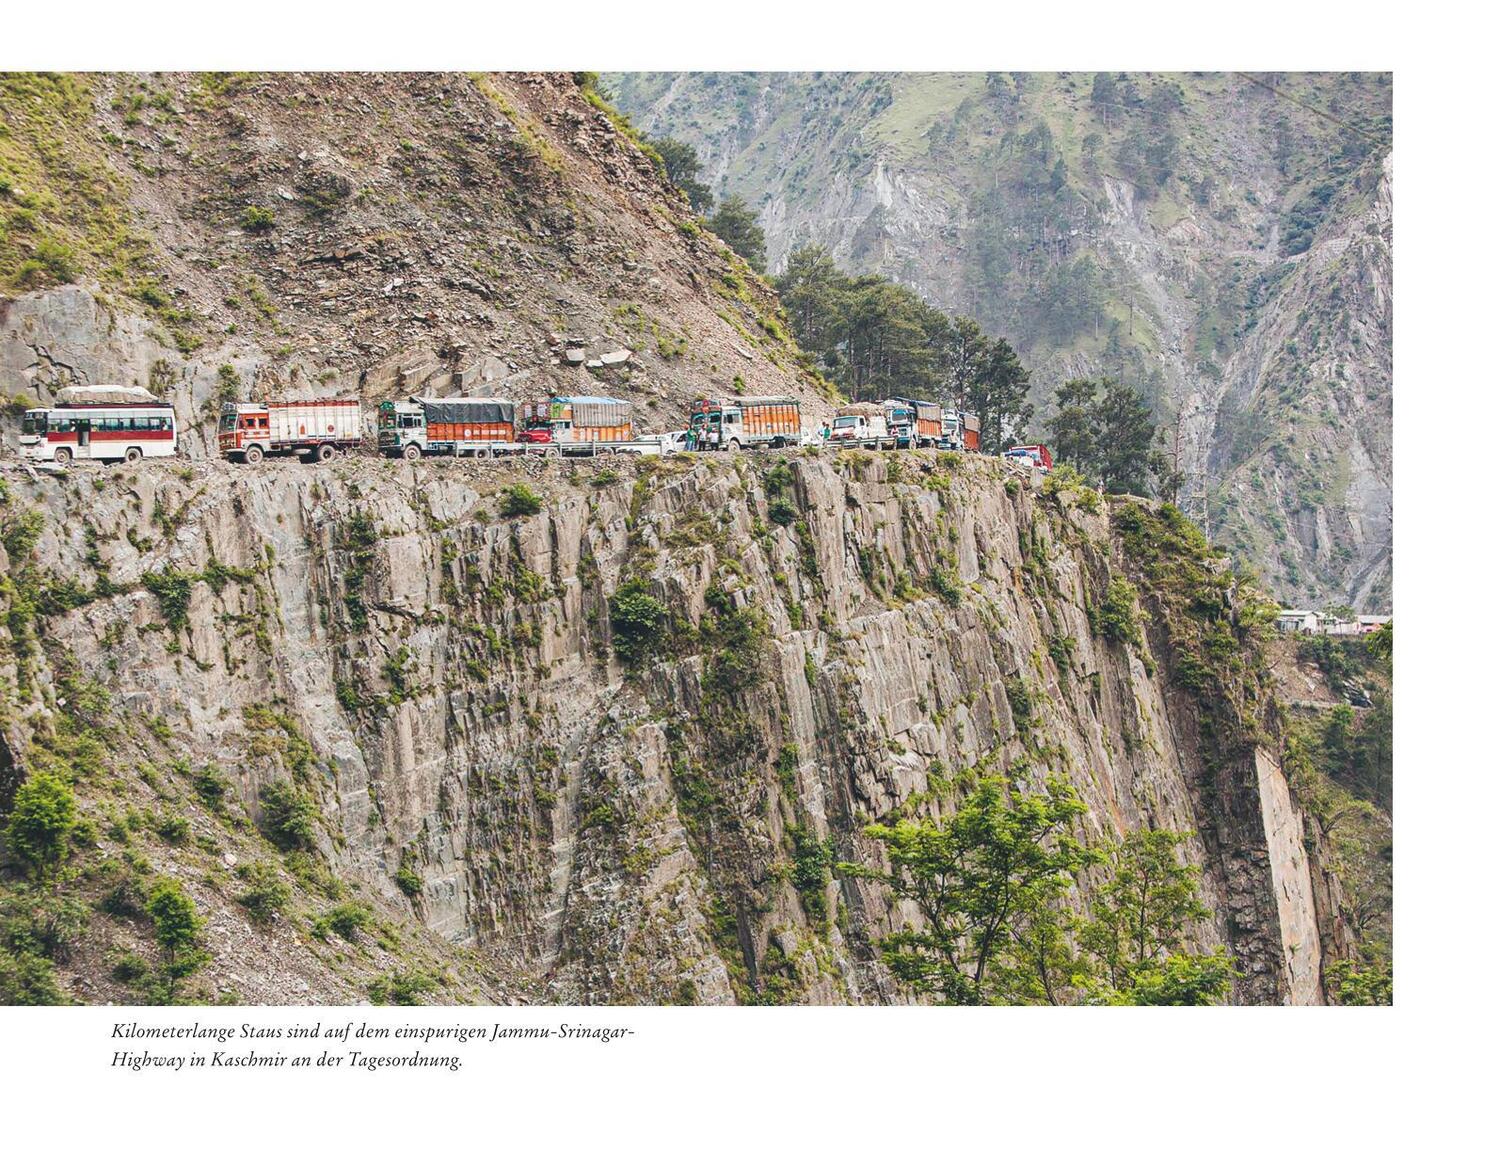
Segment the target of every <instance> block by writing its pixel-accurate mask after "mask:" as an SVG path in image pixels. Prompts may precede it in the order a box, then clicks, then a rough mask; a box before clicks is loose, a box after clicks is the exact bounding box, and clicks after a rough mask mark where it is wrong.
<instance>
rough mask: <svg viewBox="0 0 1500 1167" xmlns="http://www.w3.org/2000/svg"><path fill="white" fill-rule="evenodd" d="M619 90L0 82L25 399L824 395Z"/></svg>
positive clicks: (3, 344) (7, 288)
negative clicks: (670, 174) (614, 105)
mask: <svg viewBox="0 0 1500 1167" xmlns="http://www.w3.org/2000/svg"><path fill="white" fill-rule="evenodd" d="M598 103H599V99H598V97H597V95H595V94H593V93H592V91H591V90H589V89H587V88H586V87H583V86H581V85H580V84H579V81H578V79H576V78H575V77H574V76H573V75H571V74H497V75H480V74H474V75H465V74H458V75H450V74H430V73H427V74H399V75H389V76H386V75H381V74H321V75H304V74H201V73H200V74H156V73H153V74H138V75H137V74H114V75H33V74H27V75H18V74H12V75H8V76H3V77H0V294H3V295H4V296H5V297H6V298H4V299H0V395H3V396H5V397H6V398H8V399H9V400H10V401H11V402H12V403H13V406H14V405H18V404H20V403H24V402H25V401H26V400H33V401H36V400H40V401H46V400H50V395H51V393H52V391H54V390H56V389H57V388H61V387H63V386H66V385H69V384H88V383H90V382H99V381H109V380H113V381H121V382H126V383H132V384H141V385H150V386H151V387H153V388H155V389H157V390H158V391H160V392H162V393H165V394H167V395H168V396H169V397H170V398H171V400H172V401H173V403H174V404H175V405H176V406H177V408H178V412H179V416H180V417H183V418H184V419H186V420H187V421H188V422H190V423H197V422H200V421H203V420H209V421H211V420H212V419H213V418H214V417H215V416H216V411H217V408H218V403H219V401H220V400H221V399H236V398H238V399H241V400H256V399H264V398H267V397H269V398H279V397H285V396H308V395H310V394H314V393H317V394H329V395H332V394H351V395H358V396H360V397H361V398H362V399H363V400H365V401H367V402H371V401H375V402H378V401H379V400H381V399H382V398H383V397H390V396H395V395H398V394H412V393H420V392H425V393H447V392H456V391H461V390H469V391H472V390H474V389H475V388H481V387H484V388H490V389H493V390H494V391H496V392H499V393H502V394H504V395H506V396H510V397H515V398H522V397H526V398H531V397H541V396H545V395H547V394H548V393H554V392H559V393H568V392H572V393H581V394H589V393H595V394H598V393H606V394H615V395H618V396H622V397H626V398H629V399H630V400H632V401H634V402H635V403H636V404H637V408H638V416H639V418H640V420H641V422H642V423H643V425H645V426H647V427H649V426H651V425H657V424H659V425H662V426H666V425H668V424H671V425H674V426H676V425H681V424H682V420H683V407H684V405H685V403H686V402H687V401H689V400H691V399H693V398H695V397H701V396H702V395H703V394H704V391H705V390H718V391H720V392H733V391H735V390H736V389H737V388H738V387H741V386H743V387H744V389H745V390H746V391H749V392H765V393H791V394H794V395H797V396H808V395H809V394H813V393H819V392H822V390H821V389H820V388H819V387H817V386H815V385H814V384H813V383H812V382H811V380H810V379H809V378H808V377H807V376H806V374H804V373H802V372H801V371H800V370H799V369H798V367H797V364H796V362H795V358H794V354H792V353H790V351H789V350H788V348H787V346H786V344H785V343H784V341H783V339H782V337H783V336H784V333H783V331H782V329H781V328H780V327H779V326H778V325H777V323H776V315H777V308H776V304H775V299H774V297H773V296H772V295H770V293H769V292H768V291H767V289H766V288H765V285H764V284H763V283H762V281H761V280H760V279H759V278H758V277H757V276H755V274H754V273H752V272H751V271H750V270H749V269H748V268H747V267H746V265H745V264H744V262H743V261H742V260H740V259H739V258H738V257H737V256H735V255H734V254H733V253H732V252H731V251H729V249H728V248H726V247H724V246H723V244H721V243H720V242H719V241H718V240H716V239H714V238H713V236H712V235H710V234H708V233H706V232H704V231H702V230H701V229H700V227H699V225H698V222H697V219H696V216H694V215H693V214H692V212H691V210H690V208H689V207H688V205H687V203H686V202H685V201H684V200H683V199H682V197H681V196H680V195H679V194H678V193H677V192H676V191H675V190H674V189H673V188H672V187H671V186H670V185H669V184H667V183H666V182H665V180H664V179H663V177H662V176H661V174H660V173H659V171H658V170H657V168H656V167H655V166H654V165H653V163H652V162H651V160H650V159H649V158H648V157H647V155H646V154H644V153H642V152H641V150H640V149H638V148H637V146H636V145H635V144H634V143H633V142H632V141H631V139H630V138H629V137H628V136H626V135H625V134H622V133H620V132H619V131H618V130H617V129H616V127H615V124H614V120H613V119H612V115H611V112H610V111H608V110H607V109H606V108H601V105H600V104H598ZM580 350H581V352H580ZM570 351H571V352H572V353H573V354H574V355H573V357H571V358H570V357H569V355H568V354H569V352H570ZM621 351H628V352H629V353H630V354H631V356H630V359H629V360H628V361H624V362H623V363H609V364H605V365H602V366H600V365H597V363H596V364H594V365H591V364H590V361H596V360H597V358H599V357H600V356H602V355H604V354H606V353H615V354H618V353H619V352H621ZM580 356H581V357H582V358H583V359H582V360H580V359H579V357H580ZM193 440H194V441H196V440H197V439H196V438H194V439H193ZM194 448H195V449H201V446H197V445H195V446H194Z"/></svg>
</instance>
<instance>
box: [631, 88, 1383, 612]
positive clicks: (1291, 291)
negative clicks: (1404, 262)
mask: <svg viewBox="0 0 1500 1167" xmlns="http://www.w3.org/2000/svg"><path fill="white" fill-rule="evenodd" d="M604 82H605V85H606V87H607V88H608V89H609V90H610V91H611V92H612V93H613V94H614V97H615V100H616V102H617V104H618V105H619V106H620V107H621V108H622V109H623V110H624V111H625V112H627V113H628V114H629V115H630V116H631V117H632V118H633V119H634V121H635V122H636V124H637V125H638V126H639V127H641V128H642V130H643V131H644V132H646V133H647V134H648V135H650V136H653V137H666V136H670V137H675V138H678V139H681V140H683V141H686V142H688V143H690V144H691V145H693V146H694V147H695V148H696V149H697V150H698V152H699V154H700V156H701V157H702V159H703V160H704V163H705V166H704V178H705V179H706V180H707V181H708V182H709V184H710V185H711V186H712V188H713V189H714V191H715V192H716V193H718V194H721V195H722V194H725V193H734V194H738V195H741V196H743V197H744V198H746V200H747V201H748V202H749V203H750V204H751V206H752V207H755V208H757V209H758V211H759V214H760V222H761V225H762V226H763V228H764V229H765V232H766V239H767V249H768V253H769V256H770V262H771V266H772V270H773V271H774V270H775V269H776V268H777V267H778V266H779V265H780V264H782V263H784V261H785V258H786V256H787V255H788V254H789V253H790V252H791V251H792V250H794V249H795V248H797V247H799V246H801V245H803V244H806V243H809V242H816V243H820V244H823V245H825V246H827V247H828V248H829V249H830V250H831V251H832V252H833V254H834V256H835V258H836V259H837V260H838V262H839V263H840V264H842V265H843V266H845V267H847V268H849V269H851V270H856V271H873V272H880V273H882V274H885V275H889V276H891V277H892V278H895V279H897V280H900V281H901V282H903V283H905V284H907V285H909V286H911V287H912V288H914V289H915V290H917V291H919V292H920V293H922V294H923V295H924V296H925V297H927V298H928V299H929V300H931V301H932V302H933V303H935V304H937V305H939V306H941V307H943V308H945V309H948V310H950V311H955V312H962V313H967V314H970V315H973V316H974V317H975V318H976V319H978V320H979V321H980V323H981V324H983V325H984V326H985V327H986V329H988V330H990V331H993V332H998V333H1001V334H1004V335H1006V336H1007V337H1009V338H1010V339H1011V340H1012V341H1013V342H1014V343H1015V344H1016V345H1017V347H1018V349H1019V350H1020V352H1021V354H1022V356H1023V358H1024V359H1025V360H1026V361H1027V362H1028V364H1030V365H1031V366H1032V367H1033V369H1034V370H1035V374H1036V375H1035V377H1034V382H1035V384H1036V386H1037V389H1038V398H1039V405H1040V406H1041V409H1039V411H1038V412H1039V416H1045V414H1046V412H1047V406H1048V404H1049V400H1050V395H1051V392H1052V391H1053V390H1055V388H1056V387H1057V386H1058V385H1060V384H1061V383H1062V381H1064V380H1066V379H1067V378H1069V377H1074V376H1088V375H1099V374H1104V373H1108V374H1111V375H1118V376H1124V377H1125V378H1127V379H1129V380H1132V381H1134V382H1136V383H1137V384H1139V385H1140V386H1141V387H1142V388H1143V389H1145V390H1146V391H1147V393H1148V394H1149V395H1150V396H1151V397H1152V399H1153V400H1154V401H1155V402H1156V404H1157V413H1158V418H1159V419H1160V420H1161V421H1162V422H1163V423H1164V424H1167V425H1168V426H1169V428H1170V430H1171V436H1172V438H1173V444H1174V446H1176V447H1177V448H1178V450H1179V451H1180V456H1181V459H1182V464H1183V467H1184V469H1185V470H1186V472H1187V476H1188V486H1187V488H1186V492H1185V495H1184V498H1183V505H1184V507H1185V509H1187V510H1188V511H1189V513H1190V514H1192V515H1193V516H1194V517H1195V518H1197V519H1199V520H1200V521H1201V522H1203V523H1204V524H1205V525H1206V527H1207V528H1208V529H1209V531H1210V533H1211V534H1212V535H1213V536H1214V538H1215V539H1217V540H1218V541H1219V542H1221V543H1222V544H1224V545H1225V546H1227V547H1228V548H1230V549H1231V550H1232V551H1233V552H1234V553H1235V554H1236V555H1237V557H1239V559H1240V560H1241V561H1242V562H1244V563H1246V564H1248V565H1251V566H1253V567H1255V568H1256V569H1257V571H1258V572H1259V574H1260V575H1261V576H1262V578H1263V579H1264V580H1265V581H1266V582H1267V584H1268V585H1269V586H1270V587H1271V588H1272V589H1273V591H1275V593H1276V594H1277V595H1279V596H1280V597H1282V598H1283V599H1285V600H1286V601H1287V602H1289V603H1292V602H1295V603H1326V602H1337V601H1346V602H1349V603H1352V604H1354V605H1356V606H1358V607H1360V608H1362V609H1380V608H1385V607H1388V606H1389V604H1390V599H1391V596H1390V570H1391V568H1390V564H1391V547H1390V542H1391V492H1390V483H1391V428H1390V427H1391V308H1390V288H1391V173H1392V160H1391V131H1390V109H1391V83H1390V77H1389V76H1388V75H1384V74H1258V75H1248V74H1092V73H1073V74H1067V73H1057V74H1009V73H991V74H947V73H945V74H839V73H820V74H701V73H695V74H618V75H606V77H605V78H604ZM1179 428H1180V438H1178V436H1177V434H1178V430H1179Z"/></svg>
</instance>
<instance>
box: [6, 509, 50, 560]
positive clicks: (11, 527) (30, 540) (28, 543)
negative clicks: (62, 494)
mask: <svg viewBox="0 0 1500 1167" xmlns="http://www.w3.org/2000/svg"><path fill="white" fill-rule="evenodd" d="M44 524H45V519H44V518H43V517H42V512H41V511H36V510H31V511H22V512H21V513H20V514H19V515H12V516H11V517H10V518H8V519H6V520H5V525H4V526H3V527H0V544H3V545H4V547H5V553H6V554H7V555H8V556H10V558H11V561H12V563H13V564H14V563H16V562H19V561H20V560H23V559H26V558H28V557H29V556H30V555H31V553H32V551H33V550H35V548H36V544H37V540H38V539H40V538H41V536H42V527H43V526H44Z"/></svg>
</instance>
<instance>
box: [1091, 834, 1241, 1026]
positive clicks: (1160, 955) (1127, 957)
mask: <svg viewBox="0 0 1500 1167" xmlns="http://www.w3.org/2000/svg"><path fill="white" fill-rule="evenodd" d="M1187 840H1188V836H1186V835H1181V834H1175V833H1173V832H1171V831H1157V830H1148V831H1138V832H1136V833H1135V834H1133V835H1129V836H1127V837H1126V838H1125V839H1123V840H1121V841H1120V842H1117V843H1114V844H1111V845H1110V846H1109V847H1108V848H1107V849H1106V852H1105V860H1106V862H1108V863H1110V864H1111V865H1112V867H1113V872H1112V874H1111V876H1110V878H1109V880H1107V881H1106V882H1105V883H1104V884H1103V885H1102V886H1101V887H1100V888H1099V890H1098V891H1096V892H1095V893H1094V895H1093V897H1092V899H1091V900H1090V903H1089V908H1090V911H1091V913H1092V919H1090V920H1089V922H1088V923H1086V924H1084V925H1083V927H1082V928H1081V929H1080V930H1079V940H1080V944H1081V947H1082V948H1083V950H1084V951H1085V952H1086V953H1088V954H1089V955H1090V956H1092V957H1093V958H1094V961H1095V969H1096V976H1097V978H1098V982H1099V984H1098V988H1097V989H1096V990H1095V994H1094V995H1095V996H1096V997H1097V998H1099V999H1101V1000H1108V1001H1109V1002H1110V1003H1113V1004H1123V1005H1207V1004H1214V1003H1216V1002H1219V1001H1222V1000H1223V999H1224V997H1225V996H1226V995H1227V993H1228V991H1229V981H1230V975H1231V974H1230V965H1229V961H1228V959H1227V958H1226V957H1225V956H1223V954H1222V953H1213V954H1209V955H1196V954H1193V955H1190V954H1186V953H1183V952H1182V951H1181V949H1182V947H1183V944H1184V941H1185V936H1186V932H1187V930H1188V929H1189V928H1190V927H1191V926H1192V925H1193V924H1194V923H1196V922H1198V921H1200V920H1206V919H1208V918H1209V916H1210V913H1209V910H1208V909H1207V908H1206V907H1204V906H1203V903H1202V901H1201V900H1199V898H1198V876H1199V874H1200V872H1199V869H1198V868H1197V867H1194V866H1191V865H1189V864H1184V863H1181V862H1179V861H1178V859H1177V850H1178V848H1179V847H1181V846H1182V845H1183V844H1184V843H1186V842H1187Z"/></svg>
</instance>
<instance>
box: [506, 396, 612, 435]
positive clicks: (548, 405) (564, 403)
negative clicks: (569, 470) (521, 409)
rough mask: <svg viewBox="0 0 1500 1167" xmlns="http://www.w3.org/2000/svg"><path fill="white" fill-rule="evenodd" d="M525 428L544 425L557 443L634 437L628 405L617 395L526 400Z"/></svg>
mask: <svg viewBox="0 0 1500 1167" xmlns="http://www.w3.org/2000/svg"><path fill="white" fill-rule="evenodd" d="M525 419H526V425H527V428H533V427H535V426H538V425H540V426H544V427H545V428H546V429H547V430H549V431H550V433H551V444H552V445H556V446H566V445H576V444H579V443H587V444H590V445H597V444H601V443H602V444H609V443H615V442H632V441H634V440H635V424H634V421H633V418H632V413H631V404H630V402H628V401H622V400H620V399H619V398H618V397H546V398H543V399H542V400H541V401H532V402H528V403H527V405H526V409H525Z"/></svg>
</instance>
